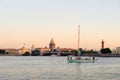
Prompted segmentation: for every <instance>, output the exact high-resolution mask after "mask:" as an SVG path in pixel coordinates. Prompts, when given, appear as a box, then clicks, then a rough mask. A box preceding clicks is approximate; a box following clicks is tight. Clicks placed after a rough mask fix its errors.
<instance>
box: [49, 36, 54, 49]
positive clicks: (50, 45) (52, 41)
mask: <svg viewBox="0 0 120 80" xmlns="http://www.w3.org/2000/svg"><path fill="white" fill-rule="evenodd" d="M49 48H50V49H51V50H52V49H55V42H54V40H53V38H52V39H51V41H50V44H49Z"/></svg>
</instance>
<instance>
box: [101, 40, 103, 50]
mask: <svg viewBox="0 0 120 80" xmlns="http://www.w3.org/2000/svg"><path fill="white" fill-rule="evenodd" d="M101 44H102V46H101V47H102V49H104V40H102V42H101Z"/></svg>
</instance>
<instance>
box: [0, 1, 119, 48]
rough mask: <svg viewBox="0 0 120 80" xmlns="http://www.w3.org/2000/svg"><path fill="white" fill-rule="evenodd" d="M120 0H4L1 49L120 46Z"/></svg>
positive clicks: (0, 8) (0, 9) (0, 21)
mask: <svg viewBox="0 0 120 80" xmlns="http://www.w3.org/2000/svg"><path fill="white" fill-rule="evenodd" d="M119 21H120V1H119V0H104V1H99V0H91V1H89V0H84V1H83V0H74V1H73V0H65V1H64V0H59V1H56V0H44V1H43V0H34V1H33V0H20V1H16V0H1V1H0V36H1V40H0V48H21V47H22V46H23V43H25V44H26V45H25V46H26V47H28V48H30V47H31V46H32V44H35V47H45V46H47V47H48V44H49V42H50V40H51V38H53V39H54V41H55V43H56V46H59V47H62V48H75V49H76V48H77V37H78V36H77V35H78V34H77V33H78V32H77V28H78V25H80V48H83V49H85V48H86V49H97V50H99V49H100V48H101V41H102V40H103V39H104V41H105V47H109V48H111V49H115V48H116V47H118V46H120V37H119V34H120V32H119V30H120V23H119Z"/></svg>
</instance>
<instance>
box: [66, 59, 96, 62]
mask: <svg viewBox="0 0 120 80" xmlns="http://www.w3.org/2000/svg"><path fill="white" fill-rule="evenodd" d="M95 61H97V60H85V59H80V60H76V59H72V60H68V63H94V62H95Z"/></svg>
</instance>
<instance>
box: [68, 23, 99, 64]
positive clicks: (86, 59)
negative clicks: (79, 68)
mask: <svg viewBox="0 0 120 80" xmlns="http://www.w3.org/2000/svg"><path fill="white" fill-rule="evenodd" d="M79 43H80V25H79V26H78V50H77V51H78V54H77V56H76V58H75V59H72V56H71V57H70V56H68V59H67V61H68V63H91V62H95V61H97V59H95V57H93V59H90V58H81V52H80V50H79Z"/></svg>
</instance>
